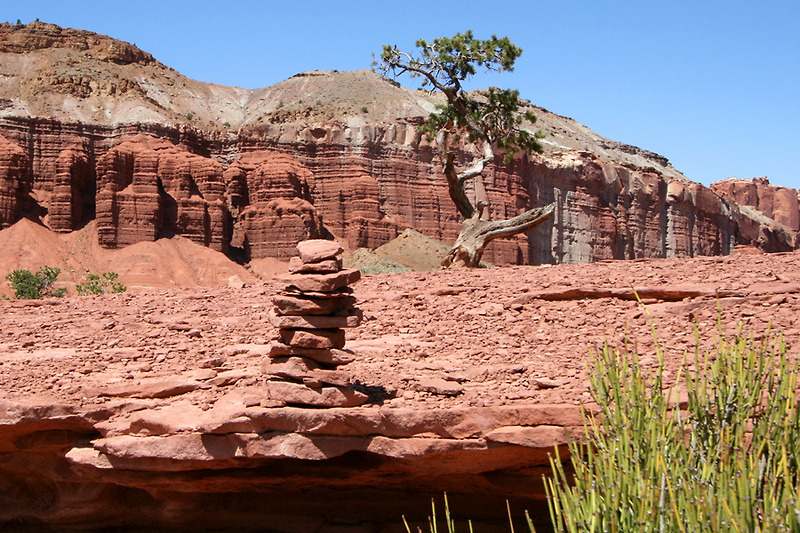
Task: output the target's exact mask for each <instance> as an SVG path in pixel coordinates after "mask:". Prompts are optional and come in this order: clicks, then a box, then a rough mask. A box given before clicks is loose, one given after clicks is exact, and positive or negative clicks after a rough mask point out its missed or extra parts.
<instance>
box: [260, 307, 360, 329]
mask: <svg viewBox="0 0 800 533" xmlns="http://www.w3.org/2000/svg"><path fill="white" fill-rule="evenodd" d="M363 316H364V315H363V313H361V311H359V310H354V311H352V312H350V313H348V314H345V315H342V316H328V315H278V314H276V313H274V312H270V314H269V321H270V324H272V325H273V326H275V327H276V328H294V329H297V328H305V329H332V328H354V327H356V326H358V325H359V324H361V319H362V318H363Z"/></svg>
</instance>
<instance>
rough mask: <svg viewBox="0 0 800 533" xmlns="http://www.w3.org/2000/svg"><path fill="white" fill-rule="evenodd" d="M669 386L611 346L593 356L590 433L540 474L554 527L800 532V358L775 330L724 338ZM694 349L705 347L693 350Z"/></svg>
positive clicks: (662, 374) (659, 371)
mask: <svg viewBox="0 0 800 533" xmlns="http://www.w3.org/2000/svg"><path fill="white" fill-rule="evenodd" d="M720 337H721V340H720V341H719V344H718V346H717V348H716V350H715V351H714V352H713V353H705V354H700V353H696V358H695V360H696V361H697V363H696V367H691V366H689V365H686V364H684V365H683V366H682V368H681V370H680V373H679V375H678V378H677V379H676V381H675V383H681V382H683V383H684V384H685V388H686V393H687V398H685V399H686V400H687V401H686V402H684V405H683V406H681V405H680V402H678V401H676V400H677V399H676V398H674V397H672V395H671V394H670V392H669V391H670V390H674V389H671V388H669V384H668V383H666V379H665V378H666V376H667V374H666V371H665V365H664V356H663V349H661V348H660V347H659V348H658V352H657V356H658V361H659V364H658V365H657V367H656V368H655V370H653V371H652V372H647V371H645V370H643V369H642V368H641V367H640V366H639V359H638V356H637V355H636V354H630V353H628V352H627V351H619V350H615V349H612V348H610V347H608V346H606V347H605V348H604V349H603V350H601V351H599V352H598V353H596V354H595V356H594V357H593V361H592V365H593V368H592V370H591V372H590V382H591V391H592V396H593V398H594V400H595V402H596V403H597V405H598V406H599V412H598V413H597V414H596V415H591V414H589V415H586V417H585V424H586V427H585V430H586V433H587V437H586V438H584V439H581V440H575V441H573V442H571V443H570V445H569V451H570V455H571V464H572V467H573V469H574V475H568V474H567V470H568V469H567V468H566V467H565V466H564V465H563V464H562V462H561V461H560V460H559V459H558V457H555V458H553V459H552V460H551V465H552V468H553V472H554V477H553V478H551V479H547V480H546V481H545V485H546V489H547V493H548V502H549V505H550V514H551V518H552V520H553V525H554V527H555V530H556V531H558V532H570V533H572V532H579V531H580V532H594V531H597V532H600V531H619V532H625V531H637V532H650V531H659V532H673V531H676V532H677V531H681V532H686V531H720V532H722V531H742V532H745V531H747V532H766V531H800V478H799V477H798V465H799V464H800V414H799V413H800V411H799V410H798V397H797V374H798V364H797V362H796V361H793V362H792V361H790V360H789V359H788V358H787V357H786V348H785V346H784V344H783V342H782V340H781V338H780V337H778V338H777V339H771V338H770V337H769V336H768V339H767V340H764V341H762V342H756V341H754V340H752V338H749V337H746V336H744V335H741V332H740V334H739V335H737V336H736V337H734V338H733V339H732V340H730V339H728V340H725V338H724V337H723V336H722V332H721V331H720ZM698 351H699V350H698Z"/></svg>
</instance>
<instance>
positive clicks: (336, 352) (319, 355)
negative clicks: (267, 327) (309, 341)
mask: <svg viewBox="0 0 800 533" xmlns="http://www.w3.org/2000/svg"><path fill="white" fill-rule="evenodd" d="M289 355H293V356H302V357H307V358H308V359H313V360H314V361H316V362H318V363H322V364H326V365H346V364H349V363H352V362H353V361H354V360H355V355H354V354H353V352H351V351H349V350H340V349H331V348H321V349H320V348H300V347H296V346H289V345H287V344H283V343H280V342H273V343H271V344H270V345H269V356H270V357H272V358H281V357H286V356H289Z"/></svg>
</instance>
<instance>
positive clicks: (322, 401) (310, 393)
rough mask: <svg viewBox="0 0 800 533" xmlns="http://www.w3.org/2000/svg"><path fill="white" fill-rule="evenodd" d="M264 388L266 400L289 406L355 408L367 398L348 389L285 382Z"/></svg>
mask: <svg viewBox="0 0 800 533" xmlns="http://www.w3.org/2000/svg"><path fill="white" fill-rule="evenodd" d="M264 387H265V394H266V396H267V398H270V399H272V400H278V401H282V402H286V403H287V404H290V405H291V404H298V405H313V406H315V407H355V406H358V405H362V404H364V403H365V402H366V401H367V399H368V398H369V397H368V396H367V395H366V394H364V393H362V392H358V391H356V390H353V389H352V388H348V387H321V388H311V387H307V386H305V385H301V384H298V383H289V382H286V381H267V382H266V383H265V384H264Z"/></svg>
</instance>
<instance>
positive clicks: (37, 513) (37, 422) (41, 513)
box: [0, 397, 582, 531]
mask: <svg viewBox="0 0 800 533" xmlns="http://www.w3.org/2000/svg"><path fill="white" fill-rule="evenodd" d="M109 401H110V402H115V403H111V404H110V403H105V404H103V406H102V407H99V406H98V408H97V409H96V410H92V409H88V408H80V407H76V406H69V405H59V404H47V405H45V404H42V405H31V404H24V403H14V402H9V401H2V402H0V453H2V457H3V461H2V462H1V463H0V480H2V481H0V489H3V494H4V495H3V498H4V501H5V500H8V499H9V498H15V499H17V500H18V501H19V505H3V507H2V513H3V514H2V516H0V519H2V520H3V521H22V522H25V523H46V524H49V525H51V526H58V527H61V526H80V525H81V524H84V525H85V524H91V525H92V526H93V527H94V526H96V525H97V520H98V516H101V517H104V520H107V521H108V523H113V524H120V523H123V524H136V525H142V524H143V523H148V524H154V523H155V524H157V525H158V526H159V527H167V528H169V527H186V526H187V524H186V523H185V522H184V519H182V518H181V517H178V516H176V515H174V514H170V513H167V512H166V511H165V513H164V514H163V516H162V515H160V514H159V512H158V511H157V510H158V509H167V508H173V507H175V506H178V507H180V508H181V509H182V512H184V513H187V514H186V516H189V515H191V516H192V517H193V518H192V519H193V520H195V519H197V517H205V518H204V520H205V521H204V523H205V524H206V525H207V527H217V528H228V527H230V524H228V523H225V520H227V518H229V517H231V516H233V515H231V513H228V512H225V511H224V510H223V511H220V513H218V515H213V514H210V513H209V510H208V509H205V508H204V507H205V506H207V503H208V499H209V498H210V497H211V496H212V495H213V496H214V497H216V498H218V500H217V501H218V504H219V502H227V503H225V506H227V505H230V506H233V507H235V508H236V511H235V513H236V514H235V520H242V517H243V516H251V515H250V511H251V509H249V506H250V505H252V506H253V509H252V510H253V511H254V510H255V509H256V508H261V509H262V515H263V517H271V518H273V519H274V518H275V517H276V516H278V515H280V516H282V517H283V520H288V518H287V517H290V516H291V515H292V511H291V509H289V510H287V509H285V507H286V503H285V500H286V498H287V497H288V495H291V494H295V495H297V496H298V497H300V494H301V493H302V494H304V496H303V498H304V499H305V500H304V501H305V503H306V504H307V506H308V509H315V508H318V507H319V508H320V509H318V511H319V512H320V513H321V514H322V515H325V516H326V517H327V518H326V519H325V520H326V523H336V521H337V520H350V519H357V520H363V521H369V520H371V519H375V520H378V517H377V513H379V512H388V513H391V512H394V511H395V510H396V511H397V512H399V513H400V514H398V515H397V516H398V517H399V516H400V515H401V514H404V513H405V514H408V513H409V512H413V511H414V510H419V511H422V512H426V511H427V509H428V505H426V504H425V503H424V501H425V499H429V498H430V496H432V495H433V496H436V495H437V494H438V495H441V493H442V491H447V490H448V489H449V490H455V489H456V486H454V483H457V484H460V483H470V484H471V487H472V489H473V490H472V492H473V493H475V492H476V490H475V489H477V493H481V492H484V491H488V492H491V493H492V501H494V499H497V498H500V499H501V501H499V502H498V504H502V500H503V499H508V498H511V499H512V500H520V501H522V500H524V501H526V502H527V503H526V504H525V505H526V508H530V505H531V504H530V502H531V500H532V499H533V500H541V498H542V495H543V488H542V482H541V475H542V473H544V472H545V471H547V470H548V469H549V467H548V464H549V456H550V455H551V454H553V452H554V450H555V447H556V446H559V447H560V451H561V453H563V454H564V456H565V457H566V450H565V444H566V442H567V438H568V435H569V434H571V433H575V434H576V435H579V434H580V433H581V431H582V418H581V410H580V408H579V407H578V406H573V405H541V404H540V405H515V406H495V407H480V408H479V407H462V408H451V409H441V410H430V409H425V410H420V409H398V408H391V409H390V408H383V407H380V406H372V407H359V408H329V409H313V408H297V407H275V408H270V407H262V406H248V405H247V402H246V401H242V400H239V401H232V400H230V399H227V400H226V399H222V400H219V401H218V402H217V403H216V404H214V405H213V406H212V407H211V408H209V409H201V408H200V407H198V406H196V405H192V404H191V403H190V402H189V401H186V400H177V401H175V399H173V401H172V402H166V401H163V400H159V399H158V398H153V397H146V398H125V399H117V398H113V399H110V400H109ZM54 472H55V473H54ZM499 472H503V473H504V474H503V475H502V476H501V477H503V478H508V477H509V476H511V477H516V478H518V479H516V482H515V483H508V482H504V483H501V484H500V485H497V484H496V482H495V481H493V476H497V475H498V473H499ZM514 473H516V474H514ZM523 480H524V482H523ZM343 484H346V487H347V489H346V491H344V488H343ZM409 486H414V487H415V491H414V492H415V494H414V495H413V496H412V495H411V494H408V493H407V492H408V491H407V488H408V487H409ZM329 491H338V496H337V497H338V498H339V499H340V500H343V502H342V505H341V507H340V508H339V510H338V511H336V512H334V511H332V510H324V509H323V508H325V509H327V505H328V504H325V503H324V502H325V501H327V498H329V497H330V494H329ZM343 491H344V492H343ZM365 492H366V493H371V494H373V495H374V497H373V499H374V501H373V502H371V503H372V507H371V508H370V509H362V510H359V508H358V506H357V505H355V504H354V503H353V502H348V499H349V498H352V497H356V498H358V497H360V495H361V494H363V493H365ZM256 496H257V497H256ZM409 498H416V499H420V498H422V500H421V501H420V502H417V501H416V500H413V501H412V500H410V499H409ZM154 500H155V501H154ZM137 502H138V503H137ZM269 502H274V504H275V506H276V507H275V508H274V509H273V508H272V507H271V505H272V504H271V503H269ZM400 502H406V503H405V504H406V505H408V506H410V507H411V506H418V508H417V509H411V508H410V507H409V508H406V509H399V508H398V509H395V506H399V505H401V504H400ZM32 503H35V505H33V504H32ZM351 503H353V504H352V505H351ZM137 506H140V507H139V508H138V510H137ZM154 509H155V510H156V511H154ZM139 511H141V512H143V513H146V517H147V518H146V520H145V522H142V521H141V520H139V519H138V518H137V512H139ZM495 511H496V510H495ZM154 512H155V513H156V514H157V515H158V516H155V517H154V516H153V513H154ZM273 513H274V514H273ZM373 515H376V516H373ZM143 516H145V515H143ZM263 517H262V519H264V520H266V519H267V518H263ZM140 518H141V517H140ZM251 518H252V516H251ZM478 518H479V517H478ZM231 519H234V518H231ZM383 521H384V522H385V520H383ZM299 523H302V522H299ZM250 525H251V526H252V527H255V525H254V524H252V523H251V524H250ZM306 525H308V524H306ZM293 527H294V526H292V527H287V529H277V530H279V531H283V530H286V531H295V530H297V531H305V530H304V529H302V528H297V529H293ZM359 531H362V530H359Z"/></svg>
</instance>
